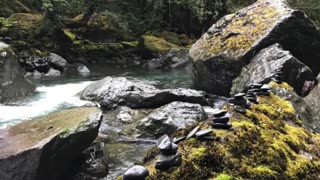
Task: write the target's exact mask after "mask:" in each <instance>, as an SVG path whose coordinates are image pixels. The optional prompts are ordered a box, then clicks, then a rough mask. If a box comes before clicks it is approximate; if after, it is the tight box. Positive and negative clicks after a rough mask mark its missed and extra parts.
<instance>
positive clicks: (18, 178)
mask: <svg viewBox="0 0 320 180" xmlns="http://www.w3.org/2000/svg"><path fill="white" fill-rule="evenodd" d="M101 119H102V118H101V112H100V110H99V109H98V108H95V107H83V108H77V109H68V110H64V111H61V112H57V113H53V114H50V115H48V116H44V117H40V118H37V119H34V120H31V121H26V122H23V123H20V124H17V125H15V126H12V127H9V128H7V129H5V130H3V131H1V132H0V169H1V171H0V179H5V180H25V179H37V180H42V179H48V180H54V179H61V176H63V174H64V173H68V172H67V171H68V169H69V168H71V167H72V165H73V161H74V160H76V159H77V158H78V157H79V156H80V155H81V153H82V151H84V150H85V149H86V148H87V147H89V146H90V144H91V143H92V142H93V141H94V139H95V138H96V137H97V134H98V131H99V126H100V123H101Z"/></svg>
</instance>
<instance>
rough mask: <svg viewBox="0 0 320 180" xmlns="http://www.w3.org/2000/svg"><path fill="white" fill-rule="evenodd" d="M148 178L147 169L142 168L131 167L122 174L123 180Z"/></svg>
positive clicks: (143, 179)
mask: <svg viewBox="0 0 320 180" xmlns="http://www.w3.org/2000/svg"><path fill="white" fill-rule="evenodd" d="M148 176H149V171H148V169H146V168H145V167H143V166H133V167H132V168H130V169H128V170H127V171H126V172H125V173H124V175H123V180H145V179H146V178H147V177H148Z"/></svg>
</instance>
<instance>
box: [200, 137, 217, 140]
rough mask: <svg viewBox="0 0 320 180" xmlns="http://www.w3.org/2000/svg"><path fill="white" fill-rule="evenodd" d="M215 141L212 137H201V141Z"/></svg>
mask: <svg viewBox="0 0 320 180" xmlns="http://www.w3.org/2000/svg"><path fill="white" fill-rule="evenodd" d="M215 139H216V138H215V137H214V136H203V137H201V140H202V141H213V140H215Z"/></svg>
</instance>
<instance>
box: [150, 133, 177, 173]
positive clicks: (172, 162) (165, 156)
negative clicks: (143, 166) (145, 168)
mask: <svg viewBox="0 0 320 180" xmlns="http://www.w3.org/2000/svg"><path fill="white" fill-rule="evenodd" d="M180 141H181V140H180ZM157 146H158V149H159V150H160V156H159V158H158V160H157V161H156V169H159V170H167V169H170V168H171V167H174V166H179V165H180V164H181V161H182V159H181V157H182V156H181V153H180V152H179V151H178V145H177V144H175V143H173V142H172V140H171V139H170V137H169V136H168V135H163V136H162V137H160V138H159V140H158V142H157Z"/></svg>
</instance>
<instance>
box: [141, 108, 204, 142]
mask: <svg viewBox="0 0 320 180" xmlns="http://www.w3.org/2000/svg"><path fill="white" fill-rule="evenodd" d="M206 118H207V116H206V113H205V112H204V110H203V108H202V107H201V106H200V105H199V104H190V103H183V102H173V103H170V104H168V105H166V106H164V107H161V108H158V109H156V110H154V111H153V112H152V113H151V114H149V115H148V116H147V117H145V118H144V119H142V120H141V121H140V122H139V123H138V125H137V127H136V128H137V129H138V131H139V132H140V136H141V137H160V136H161V135H162V134H168V135H172V134H173V133H174V132H175V131H176V130H178V129H183V128H186V127H187V126H188V125H192V124H194V123H196V122H199V121H202V120H205V119H206Z"/></svg>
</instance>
